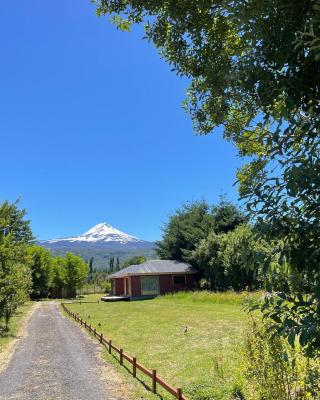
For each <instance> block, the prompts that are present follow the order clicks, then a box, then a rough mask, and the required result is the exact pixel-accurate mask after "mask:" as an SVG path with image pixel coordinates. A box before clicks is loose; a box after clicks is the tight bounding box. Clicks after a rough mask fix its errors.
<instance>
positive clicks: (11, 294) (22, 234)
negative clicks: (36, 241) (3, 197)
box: [0, 202, 32, 329]
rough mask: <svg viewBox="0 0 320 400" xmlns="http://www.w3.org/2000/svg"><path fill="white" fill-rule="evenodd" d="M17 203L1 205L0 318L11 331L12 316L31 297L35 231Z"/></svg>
mask: <svg viewBox="0 0 320 400" xmlns="http://www.w3.org/2000/svg"><path fill="white" fill-rule="evenodd" d="M25 214H26V212H25V210H20V209H19V208H18V206H17V203H14V204H10V203H8V202H4V203H3V204H0V317H3V318H4V320H5V324H6V329H8V324H9V320H10V318H11V316H12V315H13V314H14V312H15V311H16V309H17V308H18V307H19V305H21V304H23V303H24V301H25V300H26V299H27V298H28V295H29V289H30V286H31V274H30V266H29V261H30V260H29V259H28V255H27V246H28V245H29V244H30V243H31V240H32V232H31V229H30V226H29V221H26V220H25V219H24V217H25Z"/></svg>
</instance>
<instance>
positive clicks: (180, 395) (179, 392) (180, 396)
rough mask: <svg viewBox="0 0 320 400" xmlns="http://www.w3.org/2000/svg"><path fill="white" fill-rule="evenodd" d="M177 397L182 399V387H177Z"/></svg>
mask: <svg viewBox="0 0 320 400" xmlns="http://www.w3.org/2000/svg"><path fill="white" fill-rule="evenodd" d="M177 399H178V400H182V389H180V388H178V389H177Z"/></svg>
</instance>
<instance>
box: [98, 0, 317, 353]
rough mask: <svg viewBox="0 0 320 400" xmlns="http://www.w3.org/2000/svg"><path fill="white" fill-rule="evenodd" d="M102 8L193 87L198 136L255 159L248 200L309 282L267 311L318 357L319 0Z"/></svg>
mask: <svg viewBox="0 0 320 400" xmlns="http://www.w3.org/2000/svg"><path fill="white" fill-rule="evenodd" d="M95 3H96V5H97V14H98V15H99V16H102V15H106V14H108V15H111V19H112V21H113V22H114V23H115V24H116V25H117V26H118V27H119V28H120V29H122V30H130V26H131V24H135V23H143V24H144V25H145V31H146V37H147V39H148V40H149V41H151V42H153V43H154V45H155V46H156V47H157V48H158V49H159V52H160V54H161V56H162V57H163V58H164V59H165V60H166V61H167V62H168V63H170V64H171V65H172V67H173V69H174V70H175V71H176V73H177V74H178V75H180V76H185V77H187V78H188V79H189V80H190V87H189V90H188V98H187V100H186V102H185V104H184V106H185V108H186V109H187V111H188V112H189V113H190V115H191V117H192V120H193V122H194V125H195V129H196V130H197V131H198V132H199V133H200V134H207V133H209V132H211V131H212V130H213V129H214V128H215V127H217V126H223V127H224V136H225V137H226V138H227V139H229V140H231V141H233V142H234V143H235V144H236V146H237V147H238V149H239V154H240V155H241V156H245V157H246V159H247V160H248V159H249V162H248V163H247V164H246V165H244V167H243V168H242V169H241V170H240V171H239V173H238V181H239V183H240V194H241V196H242V198H243V199H245V200H246V202H247V207H248V210H249V211H250V212H251V213H252V214H255V215H256V218H260V219H261V220H264V221H265V222H266V225H265V226H266V227H267V229H266V234H267V235H268V237H269V238H270V239H281V241H283V243H284V246H281V248H279V249H278V250H279V251H280V252H281V253H282V258H283V259H284V258H285V259H286V260H287V261H288V263H289V264H290V268H291V272H292V274H293V276H295V277H299V276H300V282H301V285H300V287H299V285H298V283H299V279H298V281H297V284H296V288H297V289H296V290H294V291H291V292H290V293H284V292H283V293H282V294H281V296H280V297H278V298H276V297H274V298H273V299H272V300H271V301H270V302H269V303H268V304H266V306H270V307H269V309H270V310H271V315H272V316H274V318H276V319H277V321H278V324H279V330H278V332H279V333H282V334H284V335H286V336H287V337H288V338H290V342H291V343H294V338H295V337H299V338H300V341H301V344H302V345H303V346H305V347H306V348H307V352H308V354H310V355H311V354H313V353H314V352H316V351H318V350H320V340H319V337H320V318H319V315H320V288H319V282H320V272H319V263H320V246H319V243H320V225H319V223H318V221H319V220H320V207H319V202H320V150H319V149H320V133H319V132H320V108H319V104H320V62H319V61H320V0H307V1H303V2H301V1H296V0H291V1H288V0H270V1H256V0H236V1H230V0H221V1H209V0H204V1H200V2H199V1H191V0H182V1H173V0H164V1H163V0H155V1H143V2H140V1H136V0H128V1H122V0H112V1H111V0H96V1H95ZM306 281H307V282H308V283H309V284H308V286H307V287H305V286H304V282H306ZM302 294H303V295H302ZM267 308H268V307H267ZM272 310H273V311H274V310H276V311H277V312H276V313H275V312H273V311H272Z"/></svg>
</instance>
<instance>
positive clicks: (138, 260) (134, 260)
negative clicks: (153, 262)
mask: <svg viewBox="0 0 320 400" xmlns="http://www.w3.org/2000/svg"><path fill="white" fill-rule="evenodd" d="M145 261H147V258H146V257H145V256H133V257H130V258H128V259H127V260H124V261H123V263H122V268H126V267H129V266H130V265H139V264H142V263H144V262H145Z"/></svg>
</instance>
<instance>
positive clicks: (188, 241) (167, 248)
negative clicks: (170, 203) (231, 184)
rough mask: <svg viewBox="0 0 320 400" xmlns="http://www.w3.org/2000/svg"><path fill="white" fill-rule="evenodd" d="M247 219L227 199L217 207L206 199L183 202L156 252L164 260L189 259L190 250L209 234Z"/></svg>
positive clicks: (173, 216) (234, 225) (165, 230)
mask: <svg viewBox="0 0 320 400" xmlns="http://www.w3.org/2000/svg"><path fill="white" fill-rule="evenodd" d="M245 221H246V217H245V216H244V214H243V213H242V212H241V211H240V210H239V209H238V208H237V207H236V206H234V205H233V204H232V203H230V202H228V201H226V200H225V199H221V201H220V203H219V204H218V205H216V206H210V205H209V204H208V203H207V202H205V201H195V202H192V203H187V204H184V205H182V206H181V207H180V208H179V209H177V210H176V212H175V213H174V214H173V215H171V216H170V218H169V221H168V223H167V224H165V225H164V227H163V236H162V240H160V241H158V242H157V243H156V244H157V248H156V251H157V253H158V255H159V257H160V258H162V259H168V260H180V261H188V260H189V257H190V254H191V252H192V251H193V250H195V248H196V247H197V245H198V244H199V243H200V242H201V240H204V239H206V238H207V237H208V235H209V234H210V233H212V232H215V233H216V234H220V233H223V232H228V231H231V230H233V229H234V228H235V227H236V226H237V225H239V224H241V223H243V222H245Z"/></svg>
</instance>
